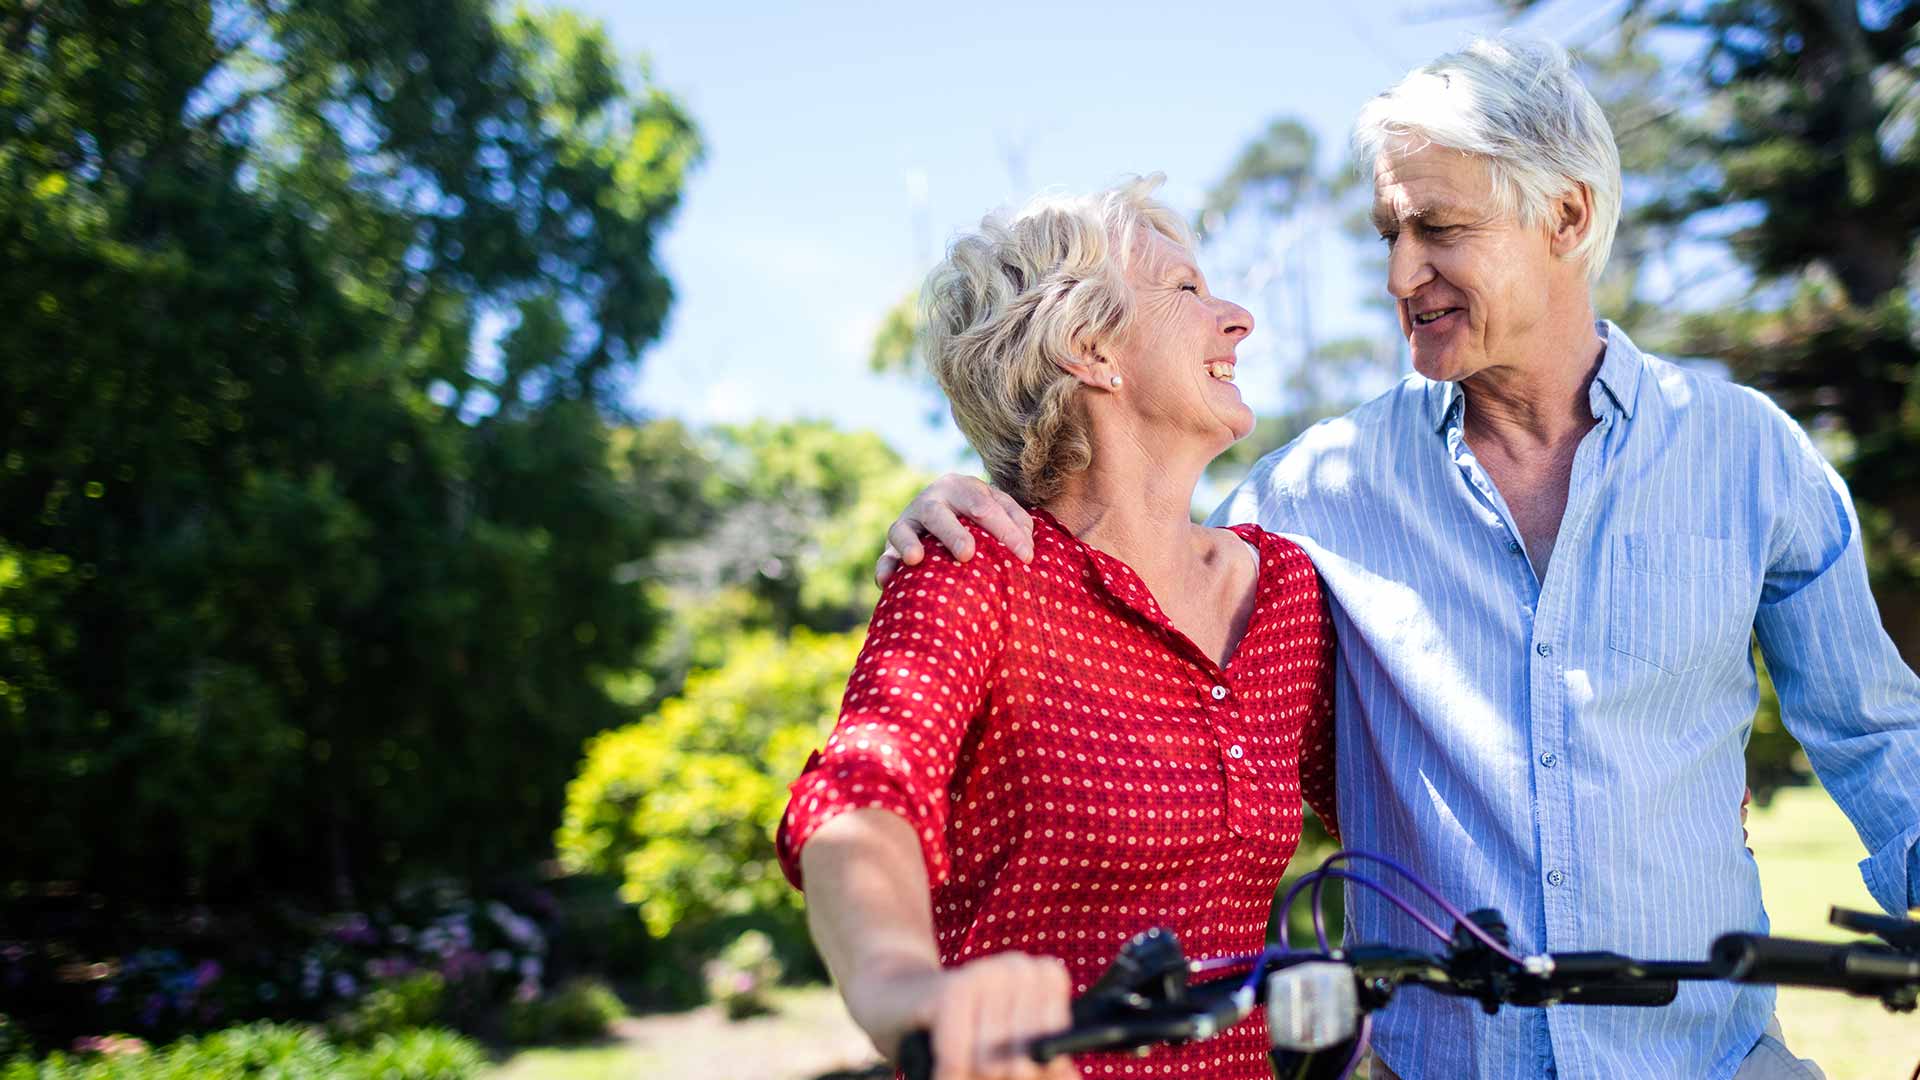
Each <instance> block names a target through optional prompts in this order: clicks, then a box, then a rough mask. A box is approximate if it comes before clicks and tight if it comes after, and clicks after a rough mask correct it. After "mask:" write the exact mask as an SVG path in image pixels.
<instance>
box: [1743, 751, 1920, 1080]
mask: <svg viewBox="0 0 1920 1080" xmlns="http://www.w3.org/2000/svg"><path fill="white" fill-rule="evenodd" d="M1747 828H1748V831H1749V832H1750V833H1751V834H1752V847H1753V851H1754V857H1755V858H1756V859H1758V860H1759V863H1760V884H1761V890H1762V895H1763V896H1764V897H1765V898H1766V903H1767V914H1768V915H1770V916H1771V917H1772V919H1773V932H1774V933H1775V934H1776V935H1779V936H1781V937H1802V938H1813V939H1817V940H1831V941H1849V940H1854V939H1855V937H1856V935H1853V934H1850V933H1848V932H1847V931H1845V930H1840V929H1837V928H1835V927H1833V926H1830V925H1828V923H1827V908H1828V907H1829V906H1831V905H1836V904H1837V905H1839V906H1840V907H1850V908H1855V909H1858V910H1861V911H1873V912H1877V911H1879V910H1880V907H1879V905H1877V904H1875V903H1874V902H1873V898H1872V897H1870V896H1868V895H1867V887H1866V885H1865V884H1863V883H1862V882H1861V880H1860V870H1859V868H1858V866H1857V865H1856V864H1857V863H1859V861H1860V860H1861V859H1864V858H1866V857H1867V853H1866V850H1865V849H1864V848H1863V847H1861V845H1860V839H1859V837H1858V836H1857V835H1855V833H1854V831H1853V825H1852V824H1851V823H1850V822H1848V821H1847V819H1846V817H1845V815H1843V814H1841V812H1840V808H1839V807H1837V806H1835V805H1834V803H1833V800H1832V799H1831V798H1829V797H1828V796H1827V793H1826V792H1824V791H1822V790H1820V789H1819V788H1791V789H1788V790H1784V791H1782V792H1780V793H1779V795H1777V796H1776V797H1775V798H1774V800H1773V805H1772V806H1769V807H1767V808H1766V809H1764V810H1755V811H1754V813H1753V817H1752V819H1751V820H1750V821H1749V822H1748V826H1747ZM1778 1008H1779V1015H1780V1026H1781V1027H1782V1028H1783V1029H1785V1031H1786V1035H1787V1045H1788V1046H1790V1047H1792V1048H1793V1051H1794V1053H1796V1054H1799V1055H1800V1056H1801V1057H1805V1058H1812V1059H1813V1060H1814V1061H1815V1062H1817V1063H1819V1065H1820V1067H1821V1068H1823V1069H1825V1070H1826V1073H1827V1076H1828V1080H1888V1078H1891V1080H1906V1078H1907V1077H1908V1076H1910V1075H1911V1074H1912V1072H1913V1067H1914V1063H1915V1062H1920V1013H1905V1014H1901V1015H1894V1014H1891V1013H1888V1012H1887V1011H1886V1010H1885V1009H1883V1008H1881V1007H1880V1005H1879V1003H1878V1002H1875V1001H1872V1000H1869V999H1865V998H1854V997H1848V996H1846V995H1845V994H1839V993H1835V992H1832V991H1821V990H1796V989H1791V988H1789V989H1783V990H1781V991H1780V1003H1779V1007H1778Z"/></svg>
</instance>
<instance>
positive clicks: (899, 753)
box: [775, 528, 1013, 888]
mask: <svg viewBox="0 0 1920 1080" xmlns="http://www.w3.org/2000/svg"><path fill="white" fill-rule="evenodd" d="M974 551H975V552H976V554H975V555H974V557H973V558H972V559H971V560H969V561H968V562H965V563H960V562H956V561H954V559H953V557H952V556H951V555H949V554H948V553H947V550H946V549H945V548H944V547H941V546H940V545H939V544H938V543H936V542H933V541H931V540H930V541H928V542H927V556H926V558H925V559H923V560H922V561H921V562H920V564H919V565H917V566H908V567H902V568H901V569H900V570H899V571H897V572H896V573H895V574H894V575H893V577H892V578H890V579H888V581H887V586H886V590H885V591H884V592H883V593H882V594H881V597H880V604H879V606H878V607H876V608H875V609H874V612H873V619H872V621H871V622H870V623H869V624H868V626H867V640H866V644H865V645H864V646H863V647H862V648H861V650H860V658H859V659H858V660H857V661H855V663H854V666H853V673H852V675H851V676H850V677H849V678H848V680H847V692H846V696H845V698H843V699H842V701H841V704H840V719H839V722H838V723H836V724H835V725H834V728H833V733H832V734H831V735H829V736H828V737H827V743H826V746H825V747H824V748H823V749H821V750H819V751H817V752H815V753H814V755H813V756H812V757H811V758H809V759H808V761H807V766H806V769H805V771H804V772H802V773H801V774H800V778H799V779H798V780H795V781H794V782H793V784H792V786H791V788H790V789H789V790H790V791H791V798H790V799H789V801H788V803H787V811H786V814H785V815H784V816H783V817H782V818H781V821H780V828H779V831H778V833H777V835H776V837H775V842H776V846H777V849H778V851H779V855H780V868H781V870H782V871H784V872H785V873H786V875H787V880H788V881H791V882H792V883H793V885H794V887H795V888H804V887H805V885H804V883H803V882H802V881H801V876H800V851H801V849H802V848H804V847H805V846H806V843H807V841H808V840H809V839H810V838H811V837H812V836H813V834H814V832H815V831H816V830H817V829H819V828H820V826H821V825H824V824H826V822H828V821H829V820H831V819H832V818H834V817H835V816H836V815H839V814H842V813H845V812H846V811H848V810H858V809H868V808H878V809H881V810H886V811H889V812H891V813H894V814H898V815H899V816H900V817H901V818H903V819H905V820H906V822H907V823H908V824H909V825H912V826H913V829H914V831H915V832H916V833H918V834H919V836H920V850H921V853H922V855H923V856H924V857H925V860H926V867H927V880H928V882H929V883H931V884H934V885H938V884H940V883H942V882H944V881H945V880H946V878H947V873H948V868H949V865H950V864H949V859H948V852H947V847H946V829H947V810H948V806H949V804H950V801H951V800H950V799H949V798H948V786H949V784H950V782H951V781H952V778H953V769H954V761H955V759H956V758H957V757H958V755H959V753H960V749H961V745H962V743H963V742H964V741H965V738H966V735H967V731H968V729H969V727H970V726H971V724H972V721H973V718H974V716H975V715H976V714H977V713H978V712H979V711H980V710H981V708H982V706H983V703H984V702H985V700H986V692H987V683H988V679H989V678H990V676H991V674H992V672H993V668H994V665H995V663H996V662H997V661H998V659H999V656H1000V652H1001V645H1002V643H1003V641H1004V638H1005V633H1006V596H1005V591H1004V589H1003V587H1002V582H1003V581H1004V562H1005V561H1006V560H1010V559H1012V558H1013V556H1012V554H1011V553H1010V552H1008V551H1007V550H1006V548H1005V547H1003V546H1001V544H1000V542H999V541H997V540H994V539H993V538H991V537H990V536H988V535H987V534H986V533H985V531H983V530H980V529H977V528H976V529H975V530H974Z"/></svg>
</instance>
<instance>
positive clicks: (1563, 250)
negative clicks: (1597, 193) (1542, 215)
mask: <svg viewBox="0 0 1920 1080" xmlns="http://www.w3.org/2000/svg"><path fill="white" fill-rule="evenodd" d="M1549 212H1550V213H1551V215H1552V223H1553V233H1552V236H1551V237H1550V241H1551V243H1552V245H1553V253H1554V254H1555V255H1557V256H1559V257H1560V258H1562V259H1564V258H1567V257H1569V256H1571V255H1572V254H1573V252H1574V249H1575V248H1578V247H1579V246H1580V243H1581V241H1583V240H1585V239H1586V238H1587V234H1588V233H1590V232H1592V231H1593V189H1591V188H1589V187H1587V185H1585V184H1575V185H1573V186H1572V187H1570V188H1568V189H1567V190H1566V191H1565V192H1564V193H1562V194H1561V195H1560V196H1559V197H1558V198H1555V199H1554V200H1553V203H1552V205H1551V206H1550V207H1549Z"/></svg>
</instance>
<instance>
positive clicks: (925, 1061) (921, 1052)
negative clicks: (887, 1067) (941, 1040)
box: [899, 1028, 933, 1080]
mask: <svg viewBox="0 0 1920 1080" xmlns="http://www.w3.org/2000/svg"><path fill="white" fill-rule="evenodd" d="M899 1064H900V1072H901V1074H902V1075H904V1076H905V1077H906V1078H907V1080H933V1036H932V1035H931V1034H930V1033H928V1031H927V1030H926V1029H925V1028H921V1029H919V1030H917V1031H909V1032H907V1035H906V1038H903V1039H901V1040H900V1055H899Z"/></svg>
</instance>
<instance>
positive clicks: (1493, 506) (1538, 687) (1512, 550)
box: [1446, 406, 1578, 1077]
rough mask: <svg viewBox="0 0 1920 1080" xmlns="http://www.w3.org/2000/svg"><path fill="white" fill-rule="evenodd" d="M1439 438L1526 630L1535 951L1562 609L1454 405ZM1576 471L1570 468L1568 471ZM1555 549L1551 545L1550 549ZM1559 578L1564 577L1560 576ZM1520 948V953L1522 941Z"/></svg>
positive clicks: (1560, 882)
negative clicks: (1499, 550) (1502, 561)
mask: <svg viewBox="0 0 1920 1080" xmlns="http://www.w3.org/2000/svg"><path fill="white" fill-rule="evenodd" d="M1446 438H1447V451H1448V454H1449V456H1450V457H1451V458H1452V459H1453V463H1454V465H1455V466H1456V467H1458V468H1459V470H1460V473H1461V476H1462V477H1463V478H1464V479H1465V480H1466V482H1467V484H1468V485H1469V487H1471V488H1472V489H1473V491H1474V492H1475V493H1477V494H1478V496H1479V499H1478V502H1479V506H1478V507H1477V508H1476V509H1477V512H1479V513H1481V514H1484V515H1485V518H1486V523H1487V527H1488V528H1490V529H1493V530H1495V531H1496V532H1498V533H1499V536H1498V539H1497V541H1496V542H1497V543H1498V544H1499V545H1500V546H1501V547H1503V548H1504V549H1505V550H1506V552H1507V555H1508V556H1509V557H1510V559H1511V560H1512V561H1511V562H1510V563H1508V564H1507V565H1508V566H1509V567H1510V570H1511V573H1512V578H1513V584H1514V590H1515V591H1514V595H1515V596H1516V598H1517V599H1516V602H1517V603H1518V605H1519V607H1520V609H1521V624H1522V625H1524V626H1525V627H1527V631H1528V634H1527V654H1528V666H1527V680H1526V682H1527V703H1528V713H1527V717H1526V721H1527V745H1528V747H1529V748H1530V753H1531V756H1532V762H1531V767H1532V771H1533V774H1534V784H1533V799H1532V802H1533V815H1534V821H1535V824H1536V828H1537V830H1538V835H1539V847H1538V850H1537V856H1538V862H1537V863H1536V865H1535V872H1536V874H1538V875H1539V877H1538V880H1537V881H1536V882H1535V886H1534V888H1533V890H1532V893H1533V895H1535V896H1538V897H1540V898H1541V905H1542V911H1541V915H1542V921H1541V924H1540V925H1541V926H1542V928H1543V930H1542V932H1543V934H1544V935H1545V937H1546V938H1547V941H1542V942H1540V943H1539V946H1538V947H1539V948H1542V949H1549V948H1551V946H1550V945H1549V944H1548V943H1547V942H1548V941H1551V940H1552V939H1553V938H1555V937H1556V936H1560V935H1556V934H1555V932H1554V929H1553V928H1554V916H1555V911H1556V909H1557V907H1558V905H1557V903H1556V890H1566V892H1564V893H1560V894H1559V895H1558V899H1560V900H1564V899H1566V898H1567V897H1568V894H1570V892H1571V890H1570V889H1568V878H1567V873H1566V871H1565V869H1563V868H1562V866H1561V862H1562V855H1561V853H1562V852H1563V851H1564V850H1566V849H1565V848H1564V847H1563V845H1562V844H1561V843H1559V842H1558V840H1557V839H1555V838H1554V837H1553V836H1551V835H1550V830H1551V828H1552V824H1551V822H1552V820H1554V819H1557V820H1560V821H1564V820H1565V819H1566V817H1567V815H1566V814H1565V813H1564V812H1561V813H1557V814H1552V813H1548V812H1547V809H1546V808H1547V807H1548V806H1551V805H1558V806H1561V807H1564V806H1567V805H1568V803H1567V801H1566V800H1567V798H1568V797H1569V795H1568V793H1564V792H1561V791H1559V790H1557V789H1556V788H1554V787H1553V786H1552V785H1553V784H1554V781H1555V780H1564V779H1565V777H1566V773H1565V771H1564V770H1561V771H1560V772H1559V773H1558V775H1556V776H1545V775H1543V774H1544V773H1548V772H1551V771H1552V770H1555V769H1558V768H1559V767H1560V754H1559V752H1558V751H1557V750H1556V749H1554V748H1555V747H1558V746H1560V745H1562V744H1563V742H1564V735H1565V730H1564V724H1562V723H1560V721H1559V715H1560V714H1559V712H1558V710H1557V708H1556V707H1555V704H1554V702H1555V701H1556V700H1557V694H1558V690H1559V683H1558V680H1557V679H1554V678H1553V677H1552V673H1553V670H1554V664H1553V660H1554V657H1555V654H1556V652H1557V651H1558V648H1559V646H1557V644H1556V639H1557V638H1558V637H1559V636H1560V634H1559V630H1558V622H1557V612H1558V611H1559V610H1560V608H1561V607H1563V606H1564V605H1555V604H1552V603H1550V600H1551V599H1552V597H1551V596H1550V595H1549V594H1548V592H1547V588H1546V585H1547V583H1546V582H1542V581H1541V580H1540V578H1539V577H1538V576H1537V575H1536V574H1535V573H1534V569H1533V563H1532V561H1531V559H1529V557H1528V555H1527V550H1526V545H1525V544H1524V543H1523V542H1522V541H1521V538H1520V529H1519V527H1518V525H1517V524H1516V523H1515V522H1514V520H1513V516H1512V511H1510V510H1509V509H1508V508H1507V505H1506V500H1505V499H1503V498H1502V497H1501V495H1500V492H1499V489H1498V488H1496V487H1495V486H1494V483H1493V479H1492V477H1490V476H1488V475H1487V471H1486V470H1485V469H1484V468H1482V467H1481V465H1480V462H1479V460H1478V459H1477V458H1476V457H1475V456H1474V453H1473V449H1472V448H1471V447H1469V446H1468V445H1467V443H1466V438H1465V434H1464V432H1463V430H1462V428H1461V414H1460V408H1459V407H1458V406H1456V408H1455V410H1454V411H1453V414H1452V416H1451V417H1450V418H1449V420H1448V424H1447V429H1446ZM1577 456H1578V455H1576V457H1577ZM1577 470H1578V465H1577V464H1576V472H1577ZM1571 494H1572V493H1571V490H1570V491H1569V498H1568V507H1569V510H1571V508H1572V505H1573V501H1572V497H1571ZM1562 524H1563V527H1564V524H1565V522H1564V521H1563V523H1562ZM1558 546H1559V545H1558V544H1557V543H1556V547H1558ZM1554 576H1555V575H1554V574H1553V573H1552V564H1549V568H1548V579H1549V580H1551V579H1553V578H1554ZM1559 576H1560V577H1561V578H1564V577H1565V576H1566V575H1564V574H1562V575H1559ZM1520 944H1521V945H1522V946H1523V947H1525V946H1526V945H1527V944H1528V943H1525V942H1522V943H1520ZM1551 1011H1552V1010H1550V1009H1547V1010H1541V1011H1540V1013H1539V1014H1536V1015H1535V1016H1534V1017H1533V1019H1532V1022H1531V1023H1530V1024H1529V1028H1530V1031H1531V1035H1532V1039H1531V1041H1532V1044H1533V1045H1532V1047H1531V1048H1530V1049H1531V1054H1532V1056H1533V1058H1534V1060H1533V1062H1532V1063H1531V1067H1530V1069H1529V1071H1531V1072H1537V1074H1538V1075H1540V1076H1543V1077H1550V1076H1553V1075H1555V1073H1556V1070H1555V1068H1554V1052H1553V1038H1552V1031H1551V1028H1550V1027H1549V1019H1550V1018H1549V1017H1548V1016H1546V1015H1545V1014H1546V1013H1549V1012H1551Z"/></svg>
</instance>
